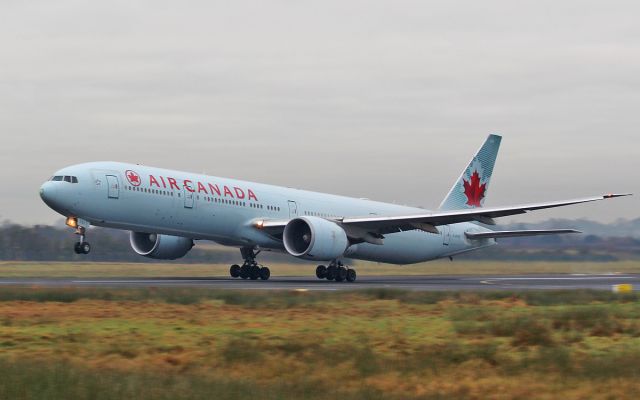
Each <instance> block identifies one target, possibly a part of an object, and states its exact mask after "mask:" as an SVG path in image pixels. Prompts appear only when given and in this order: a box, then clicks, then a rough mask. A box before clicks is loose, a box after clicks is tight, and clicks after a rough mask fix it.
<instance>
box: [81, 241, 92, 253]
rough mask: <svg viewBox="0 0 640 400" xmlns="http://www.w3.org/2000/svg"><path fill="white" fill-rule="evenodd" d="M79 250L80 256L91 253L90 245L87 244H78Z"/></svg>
mask: <svg viewBox="0 0 640 400" xmlns="http://www.w3.org/2000/svg"><path fill="white" fill-rule="evenodd" d="M80 250H81V251H82V254H89V253H90V252H91V245H90V244H89V243H88V242H84V243H80Z"/></svg>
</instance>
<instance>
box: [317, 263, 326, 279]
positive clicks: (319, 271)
mask: <svg viewBox="0 0 640 400" xmlns="http://www.w3.org/2000/svg"><path fill="white" fill-rule="evenodd" d="M316 276H317V277H318V279H324V278H326V277H327V267H325V266H324V265H318V268H316Z"/></svg>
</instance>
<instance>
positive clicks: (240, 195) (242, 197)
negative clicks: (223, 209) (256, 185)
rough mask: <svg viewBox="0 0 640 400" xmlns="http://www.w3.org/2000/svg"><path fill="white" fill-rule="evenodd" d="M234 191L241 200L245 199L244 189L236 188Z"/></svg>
mask: <svg viewBox="0 0 640 400" xmlns="http://www.w3.org/2000/svg"><path fill="white" fill-rule="evenodd" d="M233 190H234V191H235V192H236V196H238V198H239V199H244V192H243V191H242V189H240V188H239V187H234V188H233Z"/></svg>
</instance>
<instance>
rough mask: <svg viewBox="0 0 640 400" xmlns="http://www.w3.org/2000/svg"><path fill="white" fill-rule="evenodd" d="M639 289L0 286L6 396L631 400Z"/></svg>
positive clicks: (1, 382)
mask: <svg viewBox="0 0 640 400" xmlns="http://www.w3.org/2000/svg"><path fill="white" fill-rule="evenodd" d="M639 300H640V294H637V293H636V294H628V295H615V294H612V293H608V292H598V291H559V292H554V291H545V292H524V293H516V292H477V293H476V292H464V293H452V292H435V293H431V292H424V293H423V292H405V291H398V290H384V289H375V290H363V291H357V292H339V293H324V292H306V293H298V292H279V291H278V292H264V291H255V292H254V291H246V292H244V291H218V290H209V289H188V290H187V289H179V288H160V289H149V290H147V289H64V288H59V289H39V288H3V289H2V290H0V369H1V370H2V371H3V372H2V374H0V398H11V399H36V398H38V399H40V398H47V399H68V398H74V399H120V398H136V399H177V398H190V399H201V398H202V399H204V398H207V399H208V398H216V399H241V398H250V397H254V398H261V399H282V398H287V399H289V398H291V399H295V398H305V399H325V398H341V399H383V398H384V399H463V398H464V399H466V398H472V399H481V398H502V399H512V398H540V399H554V398H559V397H561V398H568V399H572V398H576V399H580V398H595V399H608V398H616V399H617V398H635V397H636V396H635V394H637V393H638V392H640V379H639V378H640V368H638V365H640V306H639V305H640V303H639Z"/></svg>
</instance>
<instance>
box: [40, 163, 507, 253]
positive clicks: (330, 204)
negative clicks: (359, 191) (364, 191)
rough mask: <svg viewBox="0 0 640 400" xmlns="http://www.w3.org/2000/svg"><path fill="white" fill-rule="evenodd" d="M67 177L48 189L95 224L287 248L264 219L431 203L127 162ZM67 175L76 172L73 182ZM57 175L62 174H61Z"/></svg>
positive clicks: (414, 234) (457, 233)
mask: <svg viewBox="0 0 640 400" xmlns="http://www.w3.org/2000/svg"><path fill="white" fill-rule="evenodd" d="M55 176H56V177H58V176H60V177H63V179H62V180H52V181H47V182H45V183H44V184H43V185H42V187H41V189H40V195H41V197H42V199H43V200H44V201H45V203H46V204H47V205H49V206H50V207H51V208H52V209H54V210H55V211H56V212H58V213H60V214H62V215H64V216H66V217H72V218H77V219H79V220H80V221H82V220H84V221H86V222H88V223H89V224H91V225H95V226H102V227H109V228H116V229H123V230H129V231H133V232H143V233H154V234H165V235H172V236H180V237H185V238H191V239H194V240H210V241H214V242H217V243H219V244H222V245H227V246H235V247H240V248H248V247H251V248H259V249H263V250H272V251H280V252H285V253H286V250H285V247H284V245H283V242H282V240H280V239H279V238H277V237H274V236H273V235H271V234H269V233H268V232H267V231H265V230H262V229H259V227H257V225H259V222H260V221H263V220H291V219H293V218H296V217H309V218H312V217H317V218H323V219H326V220H329V221H332V220H339V219H340V218H343V217H346V216H352V217H353V216H361V217H374V216H396V215H397V216H401V215H411V214H424V213H425V212H426V210H424V209H421V208H415V207H406V206H400V205H395V204H389V203H383V202H376V201H371V200H365V199H355V198H349V197H343V196H335V195H330V194H324V193H316V192H311V191H305V190H298V189H291V188H285V187H278V186H271V185H265V184H260V183H254V182H246V181H240V180H234V179H226V178H220V177H215V176H206V175H200V174H193V173H187V172H180V171H173V170H167V169H161V168H153V167H147V166H141V165H135V164H127V163H120V162H92V163H85V164H78V165H73V166H69V167H66V168H63V169H61V170H59V171H57V172H56V173H55ZM64 177H73V178H75V179H73V180H72V179H67V180H71V182H68V181H65V178H64ZM56 179H57V178H56ZM486 231H489V230H488V229H486V228H484V227H482V226H480V225H477V224H476V223H472V222H463V223H456V224H450V225H443V226H438V232H439V233H434V232H427V231H424V230H419V229H414V230H405V231H399V232H395V233H390V234H386V235H385V237H384V242H383V243H382V244H373V243H366V242H360V243H356V244H352V245H350V246H349V247H348V248H347V249H346V251H345V253H344V256H345V257H348V258H352V259H360V260H370V261H377V262H384V263H392V264H411V263H418V262H423V261H428V260H434V259H438V258H442V257H449V256H453V255H456V254H460V253H464V252H467V251H470V250H475V249H478V248H482V247H487V246H491V245H493V244H495V243H496V242H495V240H494V239H492V238H490V239H482V240H477V239H474V240H470V239H468V238H467V237H466V235H465V233H466V232H486Z"/></svg>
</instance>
